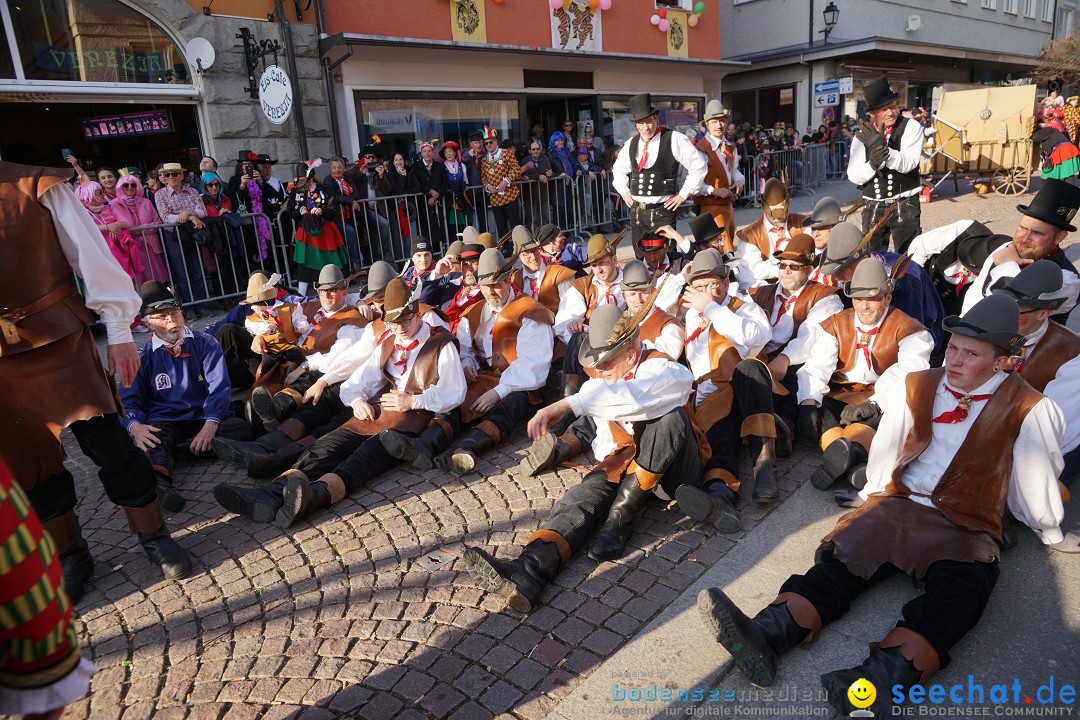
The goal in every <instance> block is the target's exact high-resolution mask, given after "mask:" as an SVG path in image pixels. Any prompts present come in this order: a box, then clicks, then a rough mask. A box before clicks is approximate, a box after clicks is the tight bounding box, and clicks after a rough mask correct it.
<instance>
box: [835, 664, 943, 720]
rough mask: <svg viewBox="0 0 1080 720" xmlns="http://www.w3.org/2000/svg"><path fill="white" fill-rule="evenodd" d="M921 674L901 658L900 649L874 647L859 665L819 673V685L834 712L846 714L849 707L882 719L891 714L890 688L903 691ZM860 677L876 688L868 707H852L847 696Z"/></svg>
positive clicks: (891, 693) (918, 678)
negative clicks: (822, 673) (866, 711)
mask: <svg viewBox="0 0 1080 720" xmlns="http://www.w3.org/2000/svg"><path fill="white" fill-rule="evenodd" d="M922 674H923V673H922V671H920V670H917V669H916V668H915V666H914V665H913V664H912V663H911V661H910V660H908V659H907V658H906V657H904V653H903V651H902V648H900V647H889V648H885V649H882V648H880V647H877V648H874V649H873V650H871V651H870V656H869V657H868V658H866V660H864V661H863V663H862V665H859V666H858V667H853V668H848V669H847V670H834V671H833V672H831V673H826V674H824V675H822V676H821V686H822V687H823V688H824V689H825V692H826V694H827V696H828V700H829V704H830V705H832V706H833V708H834V709H836V711H837V712H840V713H843V714H845V715H846V714H849V713H850V712H851V711H853V710H870V711H871V712H873V713H874V716H875V717H879V718H883V717H891V716H892V714H893V704H892V695H893V690H892V688H893V687H894V686H896V685H900V686H901V687H903V688H904V689H905V690H906V689H907V688H908V687H910V686H911V685H913V684H915V683H916V682H919V680H920V678H921V677H922ZM860 678H865V679H866V680H869V681H870V682H871V683H873V685H874V688H875V689H876V690H877V699H876V700H874V702H873V704H871V705H870V706H869V707H856V706H855V705H852V704H851V701H850V700H849V699H848V690H849V689H851V685H852V683H854V682H855V681H856V680H858V679H860Z"/></svg>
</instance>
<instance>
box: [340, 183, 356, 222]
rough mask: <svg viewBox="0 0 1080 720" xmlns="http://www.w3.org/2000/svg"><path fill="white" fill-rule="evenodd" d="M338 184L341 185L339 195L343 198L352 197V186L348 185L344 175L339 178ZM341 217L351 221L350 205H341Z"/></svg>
mask: <svg viewBox="0 0 1080 720" xmlns="http://www.w3.org/2000/svg"><path fill="white" fill-rule="evenodd" d="M338 182H339V183H341V194H342V195H343V196H345V197H352V194H353V188H352V185H350V184H349V181H348V180H346V179H345V176H344V175H342V176H341V178H340V179H339V180H338ZM341 217H343V218H345V219H346V220H351V219H352V205H351V204H350V203H345V202H343V203H341Z"/></svg>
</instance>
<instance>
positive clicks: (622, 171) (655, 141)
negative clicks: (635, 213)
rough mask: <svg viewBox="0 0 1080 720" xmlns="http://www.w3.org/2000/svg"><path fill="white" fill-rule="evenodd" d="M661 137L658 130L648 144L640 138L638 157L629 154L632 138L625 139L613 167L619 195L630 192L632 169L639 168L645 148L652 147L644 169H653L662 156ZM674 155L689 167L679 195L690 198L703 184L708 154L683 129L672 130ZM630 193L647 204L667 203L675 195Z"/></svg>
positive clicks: (683, 164) (613, 184) (612, 178)
mask: <svg viewBox="0 0 1080 720" xmlns="http://www.w3.org/2000/svg"><path fill="white" fill-rule="evenodd" d="M658 130H659V128H658ZM659 139H660V134H659V132H658V133H657V134H656V135H655V136H654V137H653V138H652V140H651V141H650V142H649V143H648V144H647V145H646V143H645V140H644V139H640V140H638V152H637V156H636V157H634V158H632V159H631V157H630V140H627V141H626V143H625V144H624V145H623V146H622V149H621V150H619V155H618V157H616V158H615V164H614V165H613V166H612V167H611V186H612V187H613V188H615V192H617V193H619V194H620V195H625V194H626V193H628V192H630V172H631V169H632V168H636V167H637V165H638V163H639V162H641V156H642V155H643V154H644V153H645V149H646V147H648V150H649V158H648V160H647V161H646V162H645V168H643V169H648V168H651V167H652V166H653V165H655V164H656V158H658V157H660V149H659V148H660V144H659ZM671 154H672V155H673V156H674V157H675V161H676V162H677V163H679V164H680V165H682V166H683V167H684V168H686V179H685V180H684V181H683V184H682V187H681V188H680V189H679V192H678V193H677V194H678V195H681V196H682V197H683V198H688V197H690V196H691V195H694V194H696V193H697V191H698V188H700V187H701V183H702V181H703V180H704V179H705V172H706V169H707V168H706V165H705V156H704V155H702V154H701V151H700V150H698V149H697V148H696V147H694V143H692V142H690V138H688V137H686V136H685V135H683V134H682V133H681V132H674V131H673V132H672V133H671ZM630 196H631V197H632V198H633V199H634V200H635V201H637V202H640V203H647V204H654V203H662V202H666V201H667V200H668V199H669V198H670V197H672V196H671V195H650V196H638V195H634V194H633V193H630Z"/></svg>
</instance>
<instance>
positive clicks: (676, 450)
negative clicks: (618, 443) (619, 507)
mask: <svg viewBox="0 0 1080 720" xmlns="http://www.w3.org/2000/svg"><path fill="white" fill-rule="evenodd" d="M644 425H645V428H644V430H642V432H641V434H640V436H639V437H638V452H637V455H636V456H635V458H634V460H635V461H636V462H637V464H638V465H640V466H641V468H642V469H644V470H647V471H649V472H651V473H656V474H658V475H662V477H661V479H660V487H662V488H663V490H664V492H665V493H667V495H668V497H675V491H676V490H677V489H678V487H679V486H680V485H683V484H686V483H689V484H692V485H695V486H696V485H699V484H700V482H701V471H702V467H701V456H700V455H699V454H698V452H697V447H696V446H695V443H694V431H693V428H691V427H690V420H689V418H687V416H686V412H685V411H684V410H683V409H682V408H679V409H678V410H674V411H672V412H669V413H668V414H667V415H664V416H662V417H659V418H657V419H656V420H651V421H648V422H646V423H644ZM618 492H619V485H618V484H617V483H613V482H609V481H608V479H607V473H605V472H604V471H603V470H594V471H593V472H590V473H589V474H588V475H586V476H585V477H584V478H582V480H581V482H580V483H578V484H577V485H575V486H574V487H572V488H570V489H569V490H567V491H566V494H565V495H563V496H562V497H561V498H559V501H558V502H557V503H555V505H554V506H553V507H552V508H551V512H550V513H549V514H548V517H547V519H546V520H545V521H544V523H543V524H542V525H541V528H542V529H544V530H550V531H552V532H555V533H557V534H559V535H560V536H562V537H563V539H565V540H566V542H567V544H568V545H569V546H570V550H571V552H575V551H577V550H579V549H580V548H582V547H584V546H585V544H586V543H587V542H588V541H589V538H590V537H592V534H593V532H594V531H595V529H596V528H597V527H598V526H599V525H602V524H603V522H604V521H605V520H606V519H607V516H608V512H609V511H610V510H611V504H612V502H614V500H615V496H616V494H618Z"/></svg>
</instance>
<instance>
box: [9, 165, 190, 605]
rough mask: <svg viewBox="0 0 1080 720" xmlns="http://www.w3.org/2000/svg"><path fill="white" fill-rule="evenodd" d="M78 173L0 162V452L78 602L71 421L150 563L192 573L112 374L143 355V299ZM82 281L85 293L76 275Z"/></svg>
mask: <svg viewBox="0 0 1080 720" xmlns="http://www.w3.org/2000/svg"><path fill="white" fill-rule="evenodd" d="M70 178H71V169H70V168H67V169H65V170H60V169H54V168H42V167H31V166H27V165H16V164H14V163H9V162H3V161H0V260H2V261H0V280H2V282H0V308H3V309H2V310H0V393H2V395H3V397H4V403H5V405H4V412H3V413H0V457H3V458H4V460H5V461H6V462H7V463H8V465H9V467H10V469H11V472H12V475H14V477H15V480H16V481H18V483H19V484H20V485H21V486H22V488H23V490H25V491H26V495H27V497H29V499H30V502H31V504H32V505H33V506H34V510H35V511H36V512H37V514H38V517H39V518H40V520H41V524H42V526H43V527H44V529H45V530H46V531H47V532H48V533H49V535H51V536H52V539H53V544H54V545H55V548H56V552H57V554H58V555H59V556H60V564H61V568H62V571H63V576H64V586H65V587H66V589H67V593H68V595H69V596H70V597H71V599H72V602H78V600H79V598H80V597H81V596H82V592H83V586H84V584H85V583H86V581H87V580H88V579H89V577H90V575H91V574H92V573H93V570H94V560H93V557H92V556H91V555H90V548H89V545H88V544H87V542H86V540H84V539H83V537H82V529H81V527H80V525H79V519H78V516H77V515H76V513H75V505H76V503H77V501H78V498H77V497H76V494H75V478H74V477H73V476H72V475H71V472H70V471H68V470H67V469H66V468H65V467H64V448H63V445H62V444H61V442H60V432H61V431H62V430H63V429H64V428H65V427H68V428H70V429H71V432H72V434H74V436H75V439H76V440H77V441H78V443H79V445H80V447H81V448H82V449H83V451H84V452H85V453H86V455H87V456H88V457H89V458H90V459H91V460H92V461H93V462H94V464H96V465H97V466H98V467H99V472H98V477H99V479H100V480H101V483H102V485H103V487H104V488H105V492H106V495H108V497H109V500H111V501H112V502H114V503H115V504H117V505H119V506H121V507H122V508H123V510H124V514H125V515H126V516H127V519H128V525H129V526H130V527H131V529H132V531H133V532H135V533H136V536H137V537H138V539H139V542H140V544H141V545H142V546H143V549H144V550H145V551H146V554H147V556H148V557H149V559H150V561H151V562H153V563H155V564H157V565H158V566H159V567H161V569H162V571H163V573H164V574H165V575H166V576H167V577H168V578H170V579H171V578H179V577H184V576H186V575H187V574H188V573H189V572H190V571H191V563H190V560H189V559H188V557H187V553H186V552H185V551H184V550H183V549H181V548H180V546H179V545H177V544H176V543H175V542H174V541H173V540H172V539H171V538H170V536H169V531H168V529H167V528H166V526H165V521H164V516H163V514H162V511H161V502H160V501H159V499H158V496H157V490H156V483H155V477H154V471H153V468H151V467H150V461H149V460H148V459H147V458H146V456H145V455H144V454H143V453H141V452H140V451H139V449H138V448H137V447H136V446H135V443H134V441H133V440H132V439H131V436H130V435H128V434H127V433H126V432H124V428H123V426H122V425H121V424H120V422H119V419H118V413H119V411H120V410H121V407H122V406H121V404H120V400H119V398H118V397H117V394H116V391H115V389H114V385H113V381H112V378H110V377H109V375H111V374H114V373H115V374H116V375H118V379H119V382H120V385H121V386H127V385H131V383H132V382H133V380H134V379H135V375H136V372H137V370H138V367H139V356H138V353H137V352H136V350H135V344H134V342H133V341H132V337H131V322H132V320H133V319H134V318H135V316H136V315H138V314H139V309H140V305H141V303H140V299H139V296H138V295H137V294H136V293H135V291H134V290H133V289H132V287H131V278H129V277H128V276H127V274H126V273H125V272H124V271H123V269H122V268H121V267H120V265H119V263H117V262H116V259H115V258H114V257H113V256H112V253H111V252H110V251H109V248H108V246H107V245H106V243H105V241H104V239H103V238H102V235H101V233H100V232H99V231H98V228H97V226H96V225H94V223H93V221H92V220H91V219H90V217H89V216H88V215H87V212H86V209H85V208H84V207H83V206H82V204H81V203H80V202H79V201H78V199H77V198H76V197H75V194H74V193H73V192H72V191H71V188H70V186H68V185H67V184H66V183H67V180H69V179H70ZM73 272H74V273H75V274H77V275H78V276H79V278H80V279H81V280H82V287H83V290H82V293H80V292H79V290H78V289H77V288H76V287H75V284H74V282H73V281H72V273H73ZM90 310H93V311H94V312H95V313H97V315H98V316H99V317H100V318H101V321H102V324H103V325H104V326H105V331H106V335H107V340H108V350H107V356H108V361H107V366H108V368H109V371H108V374H107V373H106V371H105V368H104V367H103V366H102V362H101V356H100V355H99V354H98V350H97V347H96V346H95V344H94V338H93V337H92V335H91V334H90V326H91V325H92V324H93V319H92V317H91V315H90Z"/></svg>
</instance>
